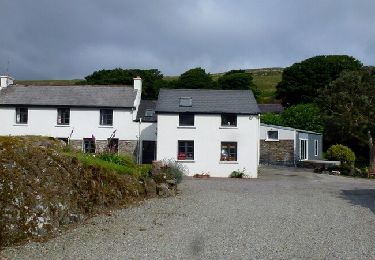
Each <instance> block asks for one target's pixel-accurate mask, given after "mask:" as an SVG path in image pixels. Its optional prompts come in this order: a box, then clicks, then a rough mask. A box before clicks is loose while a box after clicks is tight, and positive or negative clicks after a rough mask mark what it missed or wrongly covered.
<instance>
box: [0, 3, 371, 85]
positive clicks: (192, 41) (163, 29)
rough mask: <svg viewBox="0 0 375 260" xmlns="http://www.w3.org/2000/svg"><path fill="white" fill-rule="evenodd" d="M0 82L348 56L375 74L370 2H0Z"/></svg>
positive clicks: (220, 68) (283, 63) (222, 68)
mask: <svg viewBox="0 0 375 260" xmlns="http://www.w3.org/2000/svg"><path fill="white" fill-rule="evenodd" d="M0 10H1V15H0V28H1V32H0V74H5V73H7V72H8V74H10V75H11V76H13V77H14V78H15V79H20V80H21V79H29V80H32V79H76V78H84V77H85V76H87V75H89V74H91V73H92V72H94V71H96V70H100V69H113V68H124V69H126V68H128V69H130V68H139V69H151V68H155V69H159V70H160V71H161V72H162V73H163V74H164V75H180V74H181V73H183V72H184V71H186V70H188V69H191V68H194V67H202V68H204V69H206V71H208V72H210V73H217V72H225V71H228V70H231V69H251V68H264V67H287V66H290V65H292V64H293V63H295V62H299V61H302V60H304V59H306V58H309V57H313V56H315V55H328V54H346V55H350V56H353V57H355V58H357V59H359V60H360V61H362V62H363V63H364V64H365V65H375V14H374V10H375V1H374V0H258V1H255V0H216V1H215V0H185V1H183V0H147V1H146V0H133V1H128V0H63V1H61V0H59V1H58V0H33V1H30V0H0Z"/></svg>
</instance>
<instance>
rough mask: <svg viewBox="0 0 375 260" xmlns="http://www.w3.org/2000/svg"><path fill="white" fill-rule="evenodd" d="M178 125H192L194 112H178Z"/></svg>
mask: <svg viewBox="0 0 375 260" xmlns="http://www.w3.org/2000/svg"><path fill="white" fill-rule="evenodd" d="M179 125H180V126H194V114H191V113H180V114H179Z"/></svg>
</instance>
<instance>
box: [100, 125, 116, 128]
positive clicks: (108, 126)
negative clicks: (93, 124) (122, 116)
mask: <svg viewBox="0 0 375 260" xmlns="http://www.w3.org/2000/svg"><path fill="white" fill-rule="evenodd" d="M99 128H113V125H100V126H99Z"/></svg>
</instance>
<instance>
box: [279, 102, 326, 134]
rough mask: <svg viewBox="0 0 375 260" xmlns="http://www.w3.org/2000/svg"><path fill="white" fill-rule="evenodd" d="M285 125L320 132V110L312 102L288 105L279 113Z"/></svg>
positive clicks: (321, 122) (321, 124) (321, 121)
mask: <svg viewBox="0 0 375 260" xmlns="http://www.w3.org/2000/svg"><path fill="white" fill-rule="evenodd" d="M281 118H282V122H283V124H284V125H285V126H289V127H293V128H298V129H303V130H308V131H315V132H318V133H322V132H323V130H324V128H323V120H322V117H321V112H320V110H319V108H318V107H317V106H315V105H314V104H298V105H294V106H291V107H288V108H287V109H285V110H284V111H283V112H282V113H281Z"/></svg>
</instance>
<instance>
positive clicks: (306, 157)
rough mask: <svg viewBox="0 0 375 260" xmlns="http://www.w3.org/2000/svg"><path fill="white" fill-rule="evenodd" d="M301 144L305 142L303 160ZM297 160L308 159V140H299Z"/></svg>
mask: <svg viewBox="0 0 375 260" xmlns="http://www.w3.org/2000/svg"><path fill="white" fill-rule="evenodd" d="M302 142H306V145H305V158H302ZM299 159H300V160H301V161H306V160H308V159H309V141H308V139H303V138H300V139H299Z"/></svg>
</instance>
